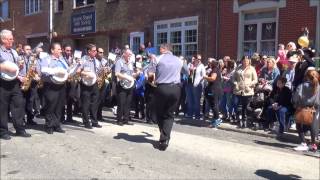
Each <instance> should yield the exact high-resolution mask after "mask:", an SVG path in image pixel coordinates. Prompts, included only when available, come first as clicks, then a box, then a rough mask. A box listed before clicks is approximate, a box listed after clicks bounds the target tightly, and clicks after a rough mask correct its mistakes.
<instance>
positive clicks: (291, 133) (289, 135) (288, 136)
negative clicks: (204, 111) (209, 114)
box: [175, 116, 320, 145]
mask: <svg viewBox="0 0 320 180" xmlns="http://www.w3.org/2000/svg"><path fill="white" fill-rule="evenodd" d="M175 122H176V123H177V124H182V125H183V124H188V125H194V126H199V127H206V126H208V125H209V120H200V121H199V120H194V119H190V118H189V119H188V118H185V117H183V116H179V117H176V118H175ZM218 129H221V130H225V131H233V132H238V133H245V134H250V135H255V136H262V137H268V138H278V136H277V132H276V131H274V130H272V131H264V130H255V129H253V128H238V126H237V125H236V124H230V122H222V123H221V124H220V126H219V127H218ZM306 139H310V136H306ZM281 140H285V141H290V142H294V143H296V144H299V143H300V142H299V136H298V133H297V132H296V129H295V128H290V129H289V130H288V132H284V134H283V136H282V137H281ZM316 143H317V144H318V145H319V144H320V142H319V140H316Z"/></svg>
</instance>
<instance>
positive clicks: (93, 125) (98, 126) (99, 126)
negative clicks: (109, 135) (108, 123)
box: [92, 123, 102, 128]
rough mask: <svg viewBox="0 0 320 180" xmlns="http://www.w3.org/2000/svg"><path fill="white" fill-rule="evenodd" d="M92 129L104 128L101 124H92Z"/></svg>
mask: <svg viewBox="0 0 320 180" xmlns="http://www.w3.org/2000/svg"><path fill="white" fill-rule="evenodd" d="M92 127H95V128H102V126H101V125H100V124H98V123H96V124H92Z"/></svg>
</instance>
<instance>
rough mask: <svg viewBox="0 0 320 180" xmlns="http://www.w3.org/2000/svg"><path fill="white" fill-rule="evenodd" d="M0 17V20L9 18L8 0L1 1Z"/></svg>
mask: <svg viewBox="0 0 320 180" xmlns="http://www.w3.org/2000/svg"><path fill="white" fill-rule="evenodd" d="M0 17H1V18H2V20H6V19H8V18H9V2H8V0H3V1H2V2H0Z"/></svg>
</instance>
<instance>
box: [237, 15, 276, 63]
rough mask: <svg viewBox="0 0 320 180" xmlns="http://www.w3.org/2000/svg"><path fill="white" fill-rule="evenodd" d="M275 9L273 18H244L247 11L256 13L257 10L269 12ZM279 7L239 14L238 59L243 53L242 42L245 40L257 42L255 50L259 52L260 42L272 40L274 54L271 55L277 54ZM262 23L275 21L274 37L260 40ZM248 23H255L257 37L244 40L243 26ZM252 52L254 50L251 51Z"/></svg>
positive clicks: (260, 50)
mask: <svg viewBox="0 0 320 180" xmlns="http://www.w3.org/2000/svg"><path fill="white" fill-rule="evenodd" d="M271 11H275V17H273V18H258V19H251V20H245V15H246V14H248V13H258V12H271ZM278 17H279V9H263V10H254V11H245V12H241V15H240V16H239V18H240V20H239V41H238V43H239V44H238V59H240V58H241V57H242V56H243V55H245V53H244V43H245V42H256V43H257V45H256V46H257V47H256V48H257V50H256V52H258V53H261V52H263V50H262V49H261V43H262V42H269V41H274V54H273V56H276V55H277V50H278V46H277V44H278V28H279V23H278V22H279V20H278V19H279V18H278ZM264 23H275V25H276V27H275V39H274V40H273V39H272V40H271V39H268V40H262V24H264ZM248 24H257V39H256V40H252V41H245V40H244V26H245V25H248ZM253 53H254V52H253Z"/></svg>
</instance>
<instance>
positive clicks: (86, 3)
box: [73, 0, 96, 9]
mask: <svg viewBox="0 0 320 180" xmlns="http://www.w3.org/2000/svg"><path fill="white" fill-rule="evenodd" d="M83 2H85V5H83V6H77V2H76V0H73V9H78V8H84V7H88V6H95V4H96V0H94V3H91V4H88V0H83Z"/></svg>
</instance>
